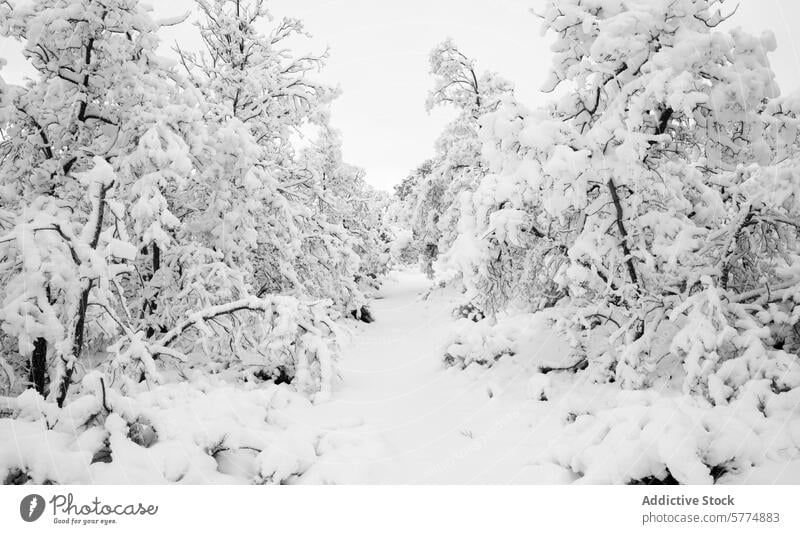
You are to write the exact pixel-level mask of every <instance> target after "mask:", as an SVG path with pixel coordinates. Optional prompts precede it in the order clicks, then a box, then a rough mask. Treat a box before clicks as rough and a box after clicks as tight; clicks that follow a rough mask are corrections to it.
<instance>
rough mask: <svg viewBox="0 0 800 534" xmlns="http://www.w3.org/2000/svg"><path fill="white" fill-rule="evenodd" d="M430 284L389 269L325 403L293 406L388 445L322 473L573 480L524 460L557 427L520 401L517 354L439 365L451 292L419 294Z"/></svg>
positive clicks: (545, 341) (544, 349)
mask: <svg viewBox="0 0 800 534" xmlns="http://www.w3.org/2000/svg"><path fill="white" fill-rule="evenodd" d="M429 286H430V281H428V280H427V279H426V278H425V276H424V275H422V274H421V273H416V272H412V271H401V272H395V273H393V276H392V278H391V279H389V280H387V282H386V283H385V285H384V288H383V290H382V291H381V293H380V297H379V299H377V300H375V301H374V302H373V304H372V309H373V312H374V315H375V317H376V319H377V320H376V322H375V323H372V324H359V325H358V326H356V329H355V332H353V339H352V341H351V344H350V345H349V346H346V347H345V349H344V354H343V357H342V359H341V361H340V368H341V374H342V381H341V383H340V385H339V389H338V391H336V392H335V393H334V395H333V399H332V400H331V401H330V402H328V403H324V404H320V405H316V406H315V407H314V408H312V409H311V410H297V411H295V412H293V414H294V416H295V417H296V418H297V419H298V420H299V421H303V422H304V423H306V424H309V425H313V426H325V425H326V424H327V425H331V424H333V425H337V426H347V425H350V426H351V427H352V429H351V432H352V433H353V434H357V435H360V436H361V437H362V438H363V441H364V442H365V443H366V442H374V443H377V444H381V446H382V447H381V448H383V449H384V450H385V451H386V452H385V453H383V454H381V453H378V452H377V450H376V451H375V454H372V455H369V456H364V455H362V454H353V455H351V456H350V457H348V458H343V459H342V461H343V465H340V466H333V465H332V466H329V467H330V469H331V470H338V471H340V472H341V474H342V475H345V476H346V475H347V474H348V473H351V472H353V471H354V470H358V471H362V472H364V473H367V474H368V477H367V478H366V479H365V480H364V481H367V482H385V483H434V484H436V483H454V484H461V483H529V482H564V481H568V480H571V477H570V476H569V475H568V474H567V473H566V472H565V470H563V469H560V468H556V467H554V466H550V467H546V468H541V467H534V466H531V465H528V463H529V459H530V458H531V456H532V455H533V453H535V451H536V449H537V447H541V446H542V445H543V444H544V443H546V441H547V440H546V439H545V438H544V437H545V436H546V435H547V433H548V432H549V430H550V429H552V428H553V427H554V426H555V425H557V424H558V421H557V420H556V419H557V417H556V414H555V412H551V413H550V414H547V413H544V412H543V411H542V410H541V408H540V407H539V406H538V404H540V403H538V402H536V401H529V400H528V399H527V389H528V377H529V376H530V374H533V372H534V369H533V368H532V367H531V366H529V368H528V369H526V366H525V365H524V362H520V361H518V360H517V361H515V362H513V365H508V366H507V369H502V367H503V365H502V363H508V364H511V363H512V362H511V361H510V360H511V359H510V358H509V359H508V360H509V361H508V362H501V364H498V365H497V366H495V367H494V368H492V369H491V370H487V369H484V368H478V367H477V366H475V367H473V368H470V369H467V370H466V371H461V370H458V369H455V368H446V367H445V366H444V364H443V360H442V356H443V354H444V349H445V348H446V346H447V341H448V339H449V338H450V335H451V330H452V328H453V325H454V320H455V319H454V318H453V315H452V310H453V308H454V298H453V297H455V295H453V294H451V293H447V292H441V293H444V294H440V293H439V292H434V293H433V294H432V296H431V297H430V298H428V299H425V298H424V296H425V295H426V294H427V292H428V288H429ZM542 326H543V325H542ZM539 334H540V337H539V338H538V346H537V347H536V350H535V351H534V352H540V353H541V354H547V353H548V352H555V351H559V350H560V351H561V352H563V346H562V345H561V343H560V341H559V340H558V339H557V338H555V336H554V335H553V334H552V332H550V331H548V330H546V329H545V328H542V329H541V330H540V331H539ZM504 371H505V372H504ZM526 371H527V372H526ZM365 464H367V465H366V466H365Z"/></svg>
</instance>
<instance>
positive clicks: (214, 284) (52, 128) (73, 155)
mask: <svg viewBox="0 0 800 534" xmlns="http://www.w3.org/2000/svg"><path fill="white" fill-rule="evenodd" d="M204 5H205V4H204ZM237 5H238V3H237ZM205 6H206V12H207V13H212V14H213V13H214V12H213V11H211V10H212V7H209V6H208V5H205ZM221 6H223V4H222V3H220V4H219V5H218V6H217V7H219V9H222V7H221ZM0 9H2V13H0V15H2V17H0V18H2V21H3V22H2V31H3V34H4V35H7V36H11V37H15V38H17V39H19V40H20V41H22V42H23V44H24V53H25V55H26V57H27V58H28V60H29V61H30V63H31V64H32V66H33V68H34V69H35V70H36V76H35V77H34V78H33V79H32V80H30V81H29V82H28V83H27V84H26V85H25V86H24V87H14V86H9V85H5V84H4V85H2V100H1V101H0V102H1V103H2V110H0V119H1V120H2V126H1V127H0V130H2V132H3V137H4V140H3V143H2V145H0V147H1V149H2V152H1V153H0V156H1V158H0V181H1V182H0V186H2V189H3V195H2V206H0V209H2V212H3V228H4V235H3V236H2V238H0V247H2V249H1V250H0V260H1V263H0V265H2V271H0V278H1V279H2V280H3V290H2V295H1V296H2V309H1V310H0V324H1V325H2V330H3V335H4V336H5V338H4V343H3V346H4V361H5V360H9V359H13V358H10V356H11V355H12V354H14V349H12V347H11V346H10V344H7V343H5V341H12V340H13V342H14V344H15V345H16V347H18V350H19V354H20V355H21V356H22V358H23V359H24V360H28V362H16V363H14V362H12V366H16V367H17V368H18V369H23V368H24V367H29V368H30V374H31V377H30V378H31V379H32V380H31V381H32V382H33V383H34V385H35V387H36V388H37V389H38V390H39V391H40V392H44V390H45V387H46V384H47V382H48V378H49V384H50V392H51V396H52V397H53V398H54V399H55V400H56V401H57V402H58V403H59V404H62V403H63V402H64V400H65V398H66V396H67V393H68V388H69V384H70V383H71V382H72V381H73V375H74V373H75V372H76V370H78V369H79V368H80V367H88V366H89V365H95V364H98V363H100V364H103V365H104V367H105V368H106V370H107V371H108V372H109V373H111V377H112V380H113V381H117V380H119V381H120V382H119V383H118V385H119V386H120V387H128V388H135V387H136V382H137V380H141V379H147V380H151V379H152V380H156V381H158V380H161V379H162V378H163V377H162V373H161V371H160V368H163V366H164V364H163V363H162V362H163V361H164V359H169V360H177V361H178V362H185V363H188V364H189V365H204V366H209V365H210V366H212V367H213V366H214V365H217V368H218V369H219V368H221V369H226V368H231V369H233V370H237V371H240V372H243V373H245V375H246V376H247V377H250V378H253V379H256V378H258V379H272V380H277V379H278V378H281V379H283V380H285V381H292V382H294V383H295V385H296V386H297V388H298V389H300V390H304V391H307V392H309V393H316V394H319V395H320V396H321V397H320V398H322V397H324V396H325V394H326V393H325V392H326V391H327V388H328V387H329V385H330V381H331V379H332V378H333V371H332V368H333V367H332V357H333V355H334V354H335V352H334V351H335V341H334V337H335V336H334V333H333V329H334V327H333V325H332V324H331V323H330V322H329V319H328V317H327V311H326V304H325V302H318V303H306V302H305V301H304V300H305V299H306V298H307V297H309V296H310V295H309V294H308V293H307V292H305V291H303V290H302V288H303V281H301V280H299V279H298V277H297V268H296V266H297V265H298V264H300V263H301V262H302V259H301V258H299V257H298V255H299V253H300V251H301V243H302V239H303V237H304V235H303V233H302V232H303V227H302V226H301V225H298V224H292V223H293V222H294V221H296V220H297V219H300V220H301V221H304V222H306V223H307V224H310V222H309V221H308V219H309V218H308V216H307V215H306V211H305V207H304V206H302V201H299V200H295V201H293V200H292V199H291V198H289V196H288V195H287V194H282V192H285V191H286V190H288V189H290V188H291V187H292V182H291V178H290V177H287V176H286V174H285V173H286V172H291V171H292V169H294V168H295V167H296V166H297V165H296V163H295V162H294V159H293V153H292V151H291V150H290V146H289V145H288V143H289V141H288V137H289V135H290V132H291V131H292V129H293V128H295V127H297V126H298V125H299V124H301V123H302V122H303V121H305V120H310V119H309V117H311V116H317V115H320V116H324V111H322V110H321V108H316V107H314V106H310V107H309V106H308V105H307V104H308V103H307V102H304V101H302V98H301V97H300V96H298V94H295V92H296V91H300V90H301V89H296V88H292V89H291V91H292V94H291V95H289V96H286V97H285V98H284V97H279V96H276V97H275V99H273V100H275V102H272V100H270V102H271V103H266V102H265V100H264V99H265V98H266V97H269V96H270V95H271V94H272V93H269V90H273V89H274V90H276V91H282V90H285V89H287V87H290V86H292V82H291V81H287V82H286V83H287V87H284V88H283V89H280V88H278V89H275V87H274V86H272V85H270V81H269V80H270V79H271V78H268V79H257V80H250V82H252V83H249V84H248V83H245V82H246V81H247V80H245V79H242V78H237V77H236V75H235V71H236V70H237V68H238V66H237V65H239V64H238V63H236V62H237V61H238V58H239V56H236V54H235V53H231V54H229V55H228V56H226V55H225V51H224V49H222V48H221V49H219V50H218V52H219V54H220V57H221V58H222V59H219V58H218V61H219V63H218V64H217V66H216V68H215V69H214V72H215V73H219V74H220V75H230V79H231V80H232V81H230V83H231V84H233V85H235V84H236V83H240V82H241V83H242V84H243V92H242V95H243V97H242V98H243V99H242V100H238V103H234V101H237V98H236V97H235V93H234V96H233V97H232V98H231V99H229V98H228V97H229V96H231V95H230V94H229V93H227V92H226V89H227V88H228V85H226V83H228V82H226V81H224V80H223V81H220V80H219V79H218V78H216V77H215V76H211V77H210V78H207V79H206V80H205V82H204V83H199V82H197V81H196V78H195V83H192V82H191V81H189V80H187V79H186V78H185V77H184V76H182V75H181V74H180V73H179V72H178V71H177V70H175V69H174V68H173V66H172V63H170V62H167V61H165V60H163V59H162V58H160V57H159V56H158V55H157V54H156V53H155V50H156V47H157V46H158V38H157V31H158V28H159V27H160V26H161V25H162V24H167V23H169V24H172V23H176V22H179V21H166V22H158V21H155V20H153V19H152V17H151V16H150V14H149V12H148V10H147V9H145V8H143V7H142V6H140V5H139V4H138V2H135V1H129V0H111V1H97V0H74V1H67V0H41V1H38V2H34V3H32V4H31V5H26V6H23V7H17V8H11V7H9V6H8V5H6V4H4V5H3V6H2V7H0ZM256 10H257V12H258V13H257V14H258V16H262V15H263V13H262V12H261V11H260V10H261V8H260V4H257V5H256ZM220 13H221V11H220ZM254 13H256V12H252V11H250V12H247V14H246V15H243V16H253V14H254ZM215 18H216V20H217V21H218V22H219V23H221V24H224V27H223V26H220V27H217V28H216V30H217V31H219V32H225V31H232V30H231V28H232V27H238V26H237V25H238V22H237V19H235V18H234V19H232V20H233V23H232V24H233V25H232V26H231V25H230V24H228V23H226V22H225V20H223V19H222V15H221V14H220V16H219V17H215ZM228 22H230V21H228ZM298 24H299V23H297V22H293V23H291V24H290V25H289V26H288V27H285V28H284V29H279V30H277V31H278V32H279V33H280V34H285V32H287V31H289V32H292V31H295V29H296V28H298V27H299V26H298ZM282 27H283V26H282ZM208 28H213V25H209V26H208V27H207V28H206V29H205V30H204V29H203V27H202V25H201V31H202V32H203V34H204V39H206V42H207V43H214V42H215V41H213V39H214V37H213V35H215V34H214V33H213V31H212V30H211V29H208ZM240 31H241V32H246V31H247V28H244V27H243V28H242V30H240ZM218 35H219V36H221V39H222V41H220V43H218V44H220V45H221V46H222V43H223V42H224V43H226V42H227V38H225V37H224V34H223V33H220V34H218ZM284 36H285V35H284ZM256 40H257V39H256ZM277 41H280V39H278V40H277ZM277 41H275V39H274V38H273V44H274V43H275V42H277ZM237 44H239V42H238V41H237ZM270 46H272V45H270ZM257 50H258V47H257V46H256V45H254V49H253V54H255V57H259V58H261V59H264V58H263V57H262V56H259V55H258V54H257V53H256V51H257ZM268 55H269V57H270V58H271V60H272V61H274V62H273V63H271V64H269V65H271V66H270V67H269V68H270V69H271V71H272V72H273V75H272V76H273V78H276V79H280V78H281V74H280V72H278V73H275V71H276V70H277V71H280V70H281V69H282V68H284V67H285V68H287V69H288V70H287V72H285V73H283V75H284V76H285V77H287V78H292V79H294V81H295V83H296V85H297V86H302V87H304V88H306V89H307V87H310V86H307V85H305V84H304V82H303V81H302V72H303V67H302V65H306V63H305V60H300V61H299V63H295V62H292V63H289V64H288V65H286V64H284V63H283V61H284V59H285V57H286V51H285V50H283V49H275V50H272V49H270V52H269V54H268ZM184 61H186V58H185V57H184ZM226 61H227V63H226ZM265 61H267V60H265ZM226 65H227V67H226ZM298 65H300V66H298ZM267 66H268V61H267V62H262V63H259V65H258V67H267ZM258 70H259V69H253V70H252V71H251V74H252V73H253V72H257V71H258ZM231 73H233V74H231ZM190 75H192V76H198V75H199V74H198V73H197V72H195V71H191V70H190ZM217 82H219V83H217ZM259 84H262V85H259ZM212 86H213V87H212ZM292 87H293V86H292ZM244 88H247V90H248V91H250V92H245V91H244ZM306 89H303V90H306ZM310 91H311V93H313V92H314V91H313V90H310ZM322 92H324V91H323V90H320V93H322ZM311 93H309V94H311ZM318 96H319V98H320V99H322V100H323V101H324V100H325V98H326V97H324V96H320V95H318ZM270 98H271V97H270ZM270 98H267V99H270ZM277 101H280V102H283V103H282V104H280V105H281V106H283V107H281V108H280V110H282V111H280V113H279V114H278V115H277V116H275V114H274V112H275V111H276V109H278V108H275V106H276V105H278V104H276V102H277ZM239 106H241V107H239ZM322 107H323V108H324V106H322ZM233 110H237V112H238V113H250V114H251V115H253V116H252V117H250V115H247V116H242V117H241V118H240V117H239V116H237V115H236V113H233V112H232V111H233ZM257 136H259V137H257ZM261 136H263V138H262V137H261ZM287 162H288V163H287ZM287 169H288V171H287ZM287 222H289V224H286V223H287ZM265 265H269V266H270V267H274V268H273V269H271V270H268V271H265ZM266 272H269V274H271V275H272V276H275V277H277V278H278V279H279V280H280V284H279V286H278V287H276V288H275V289H274V290H273V288H272V287H267V289H264V283H263V280H264V277H265V273H266ZM286 280H288V282H286ZM289 288H300V289H298V290H297V291H295V292H294V295H295V297H299V298H300V299H303V301H300V300H298V299H297V298H295V297H289V296H281V297H279V296H275V293H278V292H281V293H288V289H289ZM87 348H89V349H91V350H85V349H87ZM104 351H108V352H110V353H111V354H110V357H108V358H105V357H103V356H102V353H103V352H104ZM98 356H99V358H98ZM86 358H94V359H95V360H99V361H87V362H86V363H85V364H81V361H82V360H83V359H86ZM215 362H216V363H215ZM219 366H221V367H219ZM7 367H8V366H6V365H4V369H6V368H7ZM46 370H47V371H49V372H46ZM118 371H124V373H122V374H120V373H119V372H118ZM256 371H257V372H256ZM48 374H49V377H48V376H47V375H48ZM131 378H133V380H131Z"/></svg>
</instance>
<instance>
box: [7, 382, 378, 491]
mask: <svg viewBox="0 0 800 534" xmlns="http://www.w3.org/2000/svg"><path fill="white" fill-rule="evenodd" d="M247 387H248V388H249V389H248V388H246V387H241V386H234V385H231V384H228V383H224V382H221V381H218V380H216V381H212V380H210V379H208V378H204V377H202V375H200V374H199V373H198V374H197V376H196V377H195V378H194V379H193V380H191V381H190V382H184V383H178V384H165V385H161V386H157V387H155V388H153V389H152V390H151V391H145V392H140V393H137V394H133V395H131V396H123V395H121V394H119V393H118V392H115V391H114V390H111V389H106V388H105V386H104V382H103V381H101V377H100V375H99V373H92V374H90V375H88V376H87V377H86V378H85V379H84V381H83V383H82V387H81V394H80V395H79V396H78V397H77V398H75V400H73V401H72V402H70V403H68V404H67V405H65V406H64V408H61V409H59V408H58V407H57V406H55V405H54V404H52V403H47V402H45V401H44V399H43V398H42V397H41V396H39V395H38V394H37V393H35V392H34V391H33V390H28V391H26V392H25V393H24V394H22V395H20V396H19V397H16V398H11V399H4V403H3V412H2V413H3V414H5V415H8V417H3V418H0V443H2V444H3V445H2V446H0V480H3V481H4V482H5V483H16V484H20V483H34V484H44V483H57V484H106V483H127V484H168V483H182V484H208V483H268V484H285V483H293V482H300V481H301V477H303V475H304V474H305V473H306V472H308V471H309V470H312V468H314V469H313V471H312V472H311V473H310V474H309V475H310V476H311V477H312V478H313V479H314V480H319V481H324V482H330V483H334V482H342V481H346V480H352V478H351V477H347V476H346V475H348V473H347V472H344V471H346V470H343V469H336V466H337V464H341V463H342V459H343V458H346V457H348V456H354V455H355V456H357V457H359V458H363V456H364V454H366V453H365V452H364V451H367V452H368V451H369V450H370V448H373V449H374V448H375V445H374V444H370V442H369V435H368V434H366V433H364V432H361V431H359V429H350V430H347V429H346V430H341V429H334V430H327V429H320V428H313V427H312V426H310V425H308V424H304V423H299V422H297V420H296V419H295V418H293V417H291V416H289V415H287V413H288V411H289V409H290V408H292V409H307V408H310V407H311V402H310V401H309V400H308V399H307V398H306V397H304V396H302V395H300V394H298V393H296V392H294V391H292V390H291V389H290V388H289V387H287V386H286V385H274V384H266V383H265V384H260V385H259V386H258V387H250V386H247ZM319 462H323V464H319ZM318 464H319V465H318ZM315 466H316V467H315ZM343 477H345V478H343Z"/></svg>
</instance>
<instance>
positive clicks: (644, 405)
mask: <svg viewBox="0 0 800 534" xmlns="http://www.w3.org/2000/svg"><path fill="white" fill-rule="evenodd" d="M754 389H755V390H757V389H758V387H756V388H754ZM753 394H755V396H748V397H747V398H743V399H742V400H741V401H737V402H734V403H731V404H730V405H724V406H722V405H719V406H709V405H708V404H707V403H705V402H704V401H702V400H698V399H697V398H692V397H686V396H683V397H676V396H672V395H664V394H662V393H660V392H658V391H641V392H631V391H617V392H616V393H614V392H612V391H599V390H598V391H594V392H591V391H587V390H584V391H583V395H577V394H576V390H575V389H574V388H573V389H571V390H570V392H567V393H565V394H564V397H562V398H560V399H559V401H558V402H557V404H556V408H557V409H559V410H561V411H562V413H563V415H564V427H563V430H561V431H560V432H558V433H557V435H556V436H555V438H554V439H553V441H552V442H551V443H550V445H549V446H548V448H547V450H546V451H544V452H543V453H542V454H541V455H540V456H539V457H537V458H536V459H535V462H537V463H542V464H547V463H555V464H557V465H560V466H562V467H564V468H566V469H568V470H569V471H571V472H573V473H575V474H576V475H577V476H579V479H578V482H579V483H586V484H630V483H636V482H637V481H650V483H655V482H656V481H665V480H666V479H668V478H670V479H672V480H674V481H677V482H678V483H681V484H710V483H714V482H724V481H725V479H726V478H727V477H735V476H742V477H743V478H742V480H746V477H747V474H748V473H749V472H750V471H751V470H752V469H753V468H754V467H757V466H762V465H764V464H766V463H769V462H785V461H787V460H789V459H792V458H796V455H797V454H798V452H800V444H798V442H797V440H796V433H797V431H798V429H800V422H799V421H798V420H797V418H791V407H790V406H791V403H793V402H797V393H796V391H795V392H792V393H783V394H781V395H778V396H775V397H772V398H771V400H769V401H768V402H766V403H765V404H763V405H762V404H760V403H758V402H753V401H756V398H757V396H758V394H757V393H756V391H753Z"/></svg>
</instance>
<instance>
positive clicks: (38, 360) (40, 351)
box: [30, 337, 47, 395]
mask: <svg viewBox="0 0 800 534" xmlns="http://www.w3.org/2000/svg"><path fill="white" fill-rule="evenodd" d="M46 378H47V340H46V339H45V338H43V337H37V338H36V341H34V342H33V355H32V356H31V374H30V380H31V383H32V384H33V387H34V388H35V389H36V391H37V392H38V393H39V394H40V395H44V394H45V393H44V391H45V390H44V388H45V380H46Z"/></svg>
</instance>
